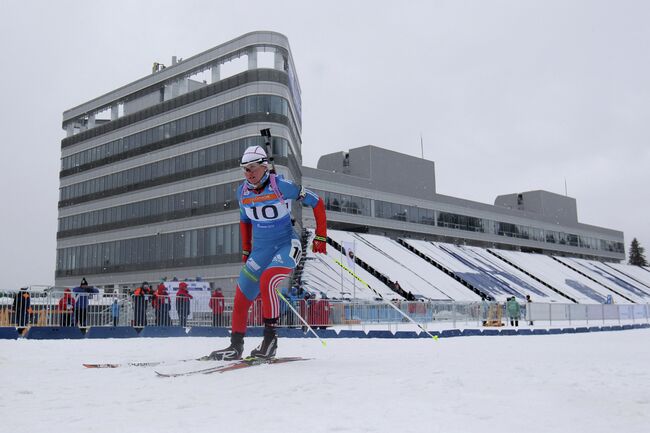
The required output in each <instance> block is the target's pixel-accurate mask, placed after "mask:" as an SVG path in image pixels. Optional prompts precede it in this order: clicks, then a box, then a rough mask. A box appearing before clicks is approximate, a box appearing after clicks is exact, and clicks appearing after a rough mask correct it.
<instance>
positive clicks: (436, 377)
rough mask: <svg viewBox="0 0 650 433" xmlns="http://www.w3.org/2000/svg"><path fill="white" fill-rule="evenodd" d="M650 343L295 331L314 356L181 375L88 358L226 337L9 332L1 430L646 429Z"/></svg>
mask: <svg viewBox="0 0 650 433" xmlns="http://www.w3.org/2000/svg"><path fill="white" fill-rule="evenodd" d="M648 339H650V329H640V330H630V331H623V332H598V333H589V334H573V335H571V334H568V335H554V336H516V337H462V338H450V339H440V340H438V341H434V340H430V339H417V340H407V339H404V340H382V339H372V340H355V339H332V340H328V345H327V347H326V348H323V347H322V346H321V345H320V344H319V343H318V342H317V341H316V340H315V339H282V340H281V341H280V349H279V353H278V354H279V355H282V356H292V355H301V356H305V357H309V358H313V359H312V360H310V361H306V362H300V363H292V364H284V365H272V366H259V367H254V368H250V369H246V370H241V371H234V372H229V373H226V374H214V375H207V376H193V377H182V378H175V379H163V378H158V377H156V376H155V374H154V372H153V370H154V368H151V367H147V368H142V367H126V368H118V369H102V370H90V369H84V368H83V367H82V366H81V364H82V362H93V361H101V362H108V361H112V362H124V361H133V360H143V361H144V360H159V359H169V360H171V359H178V358H187V357H195V356H199V355H203V354H205V353H206V352H208V351H210V350H212V349H214V348H218V347H222V346H223V345H225V344H226V339H223V338H212V339H208V338H166V339H164V338H163V339H153V338H151V339H150V338H140V339H125V340H118V339H113V340H78V341H75V340H48V341H36V340H17V341H13V340H0V374H1V377H0V380H1V383H2V392H0V417H1V425H2V429H1V430H2V431H5V432H12V433H22V432H49V433H58V432H62V433H63V432H65V433H69V432H87V431H88V432H120V433H129V432H138V433H145V432H156V433H164V432H191V433H200V432H229V433H236V432H283V433H288V432H309V433H317V432H390V433H393V432H398V431H399V432H446V433H451V432H481V433H489V432H504V431H522V432H526V433H534V432H589V433H598V432H603V433H605V432H608V433H609V432H612V431H617V432H624V433H640V432H646V431H648V426H650V387H649V386H648V384H649V383H650V368H648V361H649V360H650V346H649V345H648V344H647V341H648ZM258 341H259V339H258V338H249V339H248V340H247V344H246V349H247V350H250V349H252V348H253V347H254V345H256V344H257V343H258ZM185 366H186V365H183V368H185ZM158 368H160V369H163V368H165V369H167V370H169V369H171V368H172V367H170V366H164V367H158ZM179 368H180V367H179Z"/></svg>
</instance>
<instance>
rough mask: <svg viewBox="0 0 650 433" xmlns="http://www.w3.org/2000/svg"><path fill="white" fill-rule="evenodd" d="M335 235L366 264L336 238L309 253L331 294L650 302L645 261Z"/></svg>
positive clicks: (315, 287) (309, 266) (309, 282)
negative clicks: (351, 257) (617, 261)
mask: <svg viewBox="0 0 650 433" xmlns="http://www.w3.org/2000/svg"><path fill="white" fill-rule="evenodd" d="M328 236H329V237H330V238H331V239H332V240H333V241H334V242H335V243H336V244H338V245H339V246H342V247H344V248H347V249H348V250H353V253H354V255H355V256H356V257H357V259H358V260H359V261H360V262H359V263H362V264H363V265H360V264H354V262H352V261H351V260H348V258H346V256H345V255H344V254H343V253H342V252H341V251H339V250H338V249H337V248H335V247H334V246H332V245H328V247H327V255H321V254H313V253H311V251H309V252H308V254H307V260H306V262H305V267H304V270H303V279H302V282H303V285H304V287H305V288H307V289H308V290H309V291H311V292H314V293H319V292H320V293H323V294H325V295H326V296H327V297H330V298H336V299H352V298H356V299H361V300H364V299H366V300H374V299H377V298H378V296H377V295H376V294H375V293H374V291H373V290H369V289H368V288H367V287H366V286H365V283H367V284H368V285H370V286H371V287H372V288H373V289H374V290H376V291H378V292H379V293H380V294H381V296H382V297H383V298H384V299H402V296H400V295H399V294H398V293H397V292H396V291H395V290H394V289H395V285H394V284H395V283H396V282H399V286H400V287H401V289H402V290H403V291H404V292H403V293H408V292H411V293H412V294H413V295H414V296H415V298H416V299H423V300H432V301H459V302H474V301H480V300H481V296H480V293H483V294H486V295H489V296H490V297H492V298H494V299H495V300H496V301H498V302H505V301H506V300H507V299H508V298H509V297H511V296H514V297H515V298H516V299H517V300H518V301H519V302H525V299H526V295H530V297H531V298H532V299H533V302H537V303H560V304H566V303H572V302H577V303H579V304H605V303H607V302H609V301H612V302H614V303H616V304H647V303H649V302H650V270H648V269H646V268H641V267H638V266H629V265H620V264H611V263H602V262H597V261H593V260H584V259H575V258H566V257H551V256H546V255H541V254H532V253H522V252H518V251H509V250H498V249H493V248H490V249H485V248H479V247H473V246H460V245H454V244H447V243H441V242H429V241H423V240H414V239H406V238H404V239H399V240H394V239H390V238H388V237H385V236H379V235H371V234H365V233H364V234H362V233H353V232H345V231H340V230H329V232H328ZM337 262H338V263H337ZM339 263H341V264H342V265H344V266H346V267H348V268H350V269H351V270H352V272H353V273H354V274H356V275H357V277H358V279H356V278H355V277H354V276H353V275H352V274H351V273H349V272H347V271H346V270H345V269H344V268H343V267H342V266H341V265H339ZM364 266H366V267H367V269H364ZM373 272H374V275H373ZM360 280H362V281H360ZM398 291H399V290H398ZM477 292H478V293H477Z"/></svg>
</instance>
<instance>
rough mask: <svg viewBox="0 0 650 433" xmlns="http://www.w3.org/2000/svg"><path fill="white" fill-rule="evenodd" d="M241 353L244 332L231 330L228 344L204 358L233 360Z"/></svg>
mask: <svg viewBox="0 0 650 433" xmlns="http://www.w3.org/2000/svg"><path fill="white" fill-rule="evenodd" d="M242 353H244V334H242V333H241V332H233V333H232V335H231V336H230V346H228V347H226V348H225V349H221V350H215V351H214V352H212V353H211V354H209V355H208V356H206V358H207V359H209V360H215V361H235V360H237V359H241V355H242Z"/></svg>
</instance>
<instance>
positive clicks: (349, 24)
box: [0, 0, 650, 289]
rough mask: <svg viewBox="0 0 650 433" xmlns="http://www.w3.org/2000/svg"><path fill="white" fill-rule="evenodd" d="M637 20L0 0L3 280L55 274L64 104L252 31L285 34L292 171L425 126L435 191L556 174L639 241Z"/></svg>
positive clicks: (445, 4)
mask: <svg viewBox="0 0 650 433" xmlns="http://www.w3.org/2000/svg"><path fill="white" fill-rule="evenodd" d="M317 4H318V5H320V6H317ZM649 18H650V2H647V1H625V0H611V1H592V0H590V1H571V0H558V1H552V0H543V1H523V0H511V1H490V0H476V1H458V0H453V1H434V0H428V1H422V2H416V1H400V2H386V1H377V0H375V1H364V2H361V1H358V2H353V1H352V0H347V1H332V0H329V1H327V2H318V3H316V2H307V1H293V2H289V1H280V0H273V1H268V0H267V1H259V2H258V1H245V0H242V1H232V0H230V1H214V0H212V1H208V0H206V1H190V0H183V1H178V2H175V1H137V2H136V1H133V0H127V1H117V0H111V1H109V2H92V1H60V0H59V1H56V2H54V1H45V0H44V1H33V0H32V1H30V0H2V1H1V2H0V59H1V60H0V62H1V63H0V65H1V67H2V69H1V71H2V72H1V76H0V77H1V78H0V91H1V93H0V95H1V98H0V122H1V126H2V128H1V131H2V138H1V144H0V152H1V156H2V162H3V164H2V170H0V185H1V186H0V188H1V190H0V191H1V194H2V202H3V203H4V206H3V209H2V211H0V233H1V239H0V270H1V273H2V277H1V280H0V281H1V283H0V289H1V288H14V287H18V286H21V285H26V284H53V282H54V269H55V254H56V228H57V201H58V188H59V178H58V173H59V169H60V157H61V152H60V141H61V139H62V138H63V137H64V131H63V130H62V129H61V122H62V114H63V111H64V110H66V109H69V108H71V107H74V106H76V105H79V104H81V103H83V102H86V101H88V100H90V99H92V98H95V97H97V96H99V95H102V94H104V93H107V92H109V91H111V90H113V89H115V88H117V87H120V86H122V85H125V84H127V83H130V82H132V81H135V80H137V79H139V78H141V77H143V76H145V75H147V74H149V73H150V72H151V65H152V63H153V62H154V61H158V62H161V63H165V64H169V63H170V62H171V61H170V59H171V56H173V55H176V56H179V57H183V58H188V57H191V56H193V55H195V54H198V53H199V52H202V51H205V50H207V49H209V48H212V47H214V46H216V45H219V44H222V43H224V42H226V41H228V40H230V39H233V38H235V37H237V36H239V35H241V34H243V33H247V32H250V31H254V30H274V31H277V32H280V33H283V34H285V35H286V36H287V37H288V38H289V42H290V44H291V49H292V52H293V56H294V61H295V64H296V68H297V72H298V76H299V80H300V84H301V87H302V100H303V158H304V161H303V163H304V165H307V166H311V167H315V166H316V164H317V161H318V157H319V156H320V155H323V154H326V153H331V152H335V151H341V150H348V149H350V148H354V147H359V146H365V145H376V146H380V147H384V148H387V149H392V150H396V151H400V152H403V153H407V154H410V155H414V156H420V134H422V137H423V140H424V156H425V158H427V159H430V160H433V161H435V163H436V181H437V191H438V193H440V194H445V195H451V196H455V197H460V198H465V199H470V200H475V201H479V202H484V203H493V202H494V198H495V197H496V196H497V195H499V194H506V193H514V192H521V191H528V190H536V189H544V190H548V191H552V192H556V193H560V194H564V192H565V179H566V183H567V186H568V194H569V196H571V197H575V198H576V199H577V201H578V219H579V220H580V221H581V222H583V223H587V224H593V225H598V226H604V227H608V228H613V229H617V230H622V231H624V233H625V246H626V250H627V249H628V248H629V243H630V241H631V239H632V238H633V237H637V238H638V239H639V240H640V242H641V244H642V245H643V246H645V247H646V248H650V224H649V221H648V216H649V208H650V193H649V192H648V191H649V189H648V183H649V182H648V181H649V179H650V175H649V174H648V168H649V167H650V150H649V149H650V147H649V146H648V145H649V144H650V66H649V65H650V57H649V54H650V26H649V25H648V21H649ZM387 175H390V176H411V175H417V174H413V173H387ZM646 257H648V254H647V255H646Z"/></svg>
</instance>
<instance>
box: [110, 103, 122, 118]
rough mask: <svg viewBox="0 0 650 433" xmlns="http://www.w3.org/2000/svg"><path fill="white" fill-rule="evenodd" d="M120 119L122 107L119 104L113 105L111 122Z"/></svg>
mask: <svg viewBox="0 0 650 433" xmlns="http://www.w3.org/2000/svg"><path fill="white" fill-rule="evenodd" d="M118 117H120V106H119V105H117V104H113V105H111V120H117V119H118Z"/></svg>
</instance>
